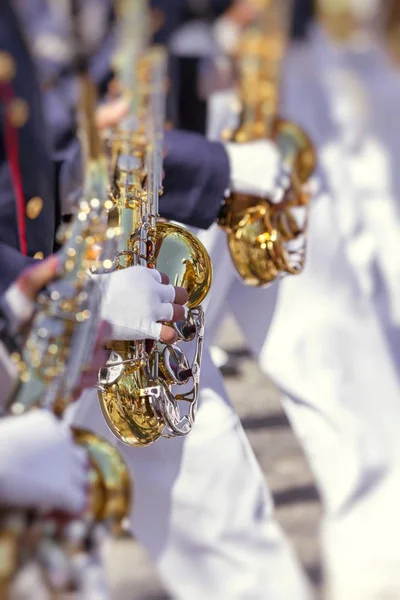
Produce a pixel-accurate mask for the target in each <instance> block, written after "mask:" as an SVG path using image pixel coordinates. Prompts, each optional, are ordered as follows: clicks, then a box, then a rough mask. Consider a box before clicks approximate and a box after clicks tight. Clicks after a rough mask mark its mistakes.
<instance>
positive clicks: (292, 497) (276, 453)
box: [109, 319, 321, 600]
mask: <svg viewBox="0 0 400 600" xmlns="http://www.w3.org/2000/svg"><path fill="white" fill-rule="evenodd" d="M219 337H220V340H219V343H220V345H221V347H223V348H225V349H227V350H229V353H230V356H231V360H232V363H233V368H232V369H230V372H229V373H227V374H226V384H227V387H228V390H229V393H230V394H231V398H232V400H233V402H234V404H235V406H236V408H237V410H238V413H239V415H240V417H241V418H242V422H243V425H244V427H245V429H246V431H247V434H248V436H249V439H250V441H251V444H252V446H253V448H254V451H255V453H256V455H257V458H258V460H259V461H260V464H261V466H262V469H263V471H264V473H265V476H266V478H267V480H268V483H269V486H270V488H271V489H272V492H273V495H274V498H275V502H276V514H277V517H278V520H279V521H280V523H281V525H282V526H283V528H284V529H285V531H286V532H287V534H288V536H289V537H290V539H291V540H292V542H293V544H294V546H295V548H296V550H297V552H298V554H299V556H300V559H301V561H302V563H303V564H304V566H305V568H306V569H307V572H308V573H309V575H310V578H311V579H312V581H313V582H314V585H315V587H316V589H318V590H319V589H320V579H321V574H320V560H319V551H318V520H319V515H320V506H319V502H318V497H317V493H316V491H315V488H314V486H313V480H312V476H311V474H310V471H309V469H308V467H307V464H306V462H305V460H304V457H303V455H302V453H301V451H300V449H299V446H298V444H297V442H296V440H295V438H294V436H293V434H292V432H291V430H290V427H289V424H288V422H287V420H286V418H285V415H284V413H283V412H282V409H281V407H280V404H279V395H278V393H277V391H276V389H275V388H274V386H273V385H272V384H271V383H270V382H268V381H266V379H265V377H264V376H263V375H262V374H261V373H260V371H259V370H258V368H257V367H256V365H255V364H254V362H253V361H252V360H251V359H250V358H249V357H248V355H247V353H246V350H245V348H244V347H243V345H242V341H241V338H240V335H239V334H238V332H237V329H236V328H235V325H234V323H232V322H231V321H230V320H229V319H228V320H227V321H226V323H224V324H223V327H222V329H221V335H220V336H219ZM249 382H251V389H252V395H251V398H250V400H249V394H248V386H249ZM109 570H110V577H111V582H112V588H113V599H115V600H168V599H169V596H168V594H166V592H165V590H163V588H162V586H161V584H160V583H159V581H158V579H157V575H156V573H155V572H154V569H153V568H152V566H151V564H150V563H149V561H148V559H147V557H146V555H145V553H144V552H143V550H142V549H141V548H140V547H139V545H138V544H137V543H135V542H132V541H131V540H123V541H119V542H117V543H115V544H114V545H113V547H112V552H111V559H110V565H109ZM188 600H190V599H188ZM293 600H295V599H293Z"/></svg>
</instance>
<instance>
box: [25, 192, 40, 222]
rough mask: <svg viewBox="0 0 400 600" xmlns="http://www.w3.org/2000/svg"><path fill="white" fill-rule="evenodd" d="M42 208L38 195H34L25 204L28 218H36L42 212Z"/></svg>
mask: <svg viewBox="0 0 400 600" xmlns="http://www.w3.org/2000/svg"><path fill="white" fill-rule="evenodd" d="M42 208H43V200H42V199H41V198H39V196H34V197H33V198H31V199H30V200H29V202H28V204H27V205H26V216H27V217H28V219H36V218H37V217H38V216H39V215H40V213H41V212H42Z"/></svg>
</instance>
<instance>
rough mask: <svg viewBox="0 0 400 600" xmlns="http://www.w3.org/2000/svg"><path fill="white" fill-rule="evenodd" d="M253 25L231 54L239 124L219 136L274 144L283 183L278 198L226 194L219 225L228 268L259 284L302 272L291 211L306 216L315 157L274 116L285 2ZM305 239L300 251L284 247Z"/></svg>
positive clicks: (294, 128)
mask: <svg viewBox="0 0 400 600" xmlns="http://www.w3.org/2000/svg"><path fill="white" fill-rule="evenodd" d="M262 8H263V13H262V16H261V19H260V20H259V22H258V23H254V24H252V25H251V26H250V27H249V28H248V30H247V31H245V32H244V33H243V34H242V37H241V39H240V41H239V44H238V50H237V68H238V74H239V82H238V99H239V103H240V107H241V111H240V116H239V124H238V127H237V128H236V129H235V130H233V131H225V132H224V139H225V140H228V141H230V142H234V143H237V144H243V143H247V142H250V141H255V140H262V139H270V140H273V141H274V142H275V144H276V145H277V147H278V149H279V152H280V155H281V163H282V165H283V166H284V168H285V171H286V173H287V175H288V178H289V182H290V183H289V185H288V187H287V189H285V190H283V196H282V199H281V200H280V201H279V202H273V201H272V200H270V199H268V198H267V199H264V198H257V197H256V196H253V195H246V194H240V193H231V194H230V196H229V197H228V198H227V199H226V202H225V206H224V208H223V211H222V212H221V215H220V219H219V224H220V226H221V227H222V228H223V229H225V230H226V232H227V234H228V247H229V251H230V254H231V257H232V261H233V263H234V266H235V268H236V270H237V272H238V274H239V276H240V277H241V278H242V279H243V281H244V282H245V283H246V284H248V285H250V286H254V287H263V286H265V285H268V284H270V283H271V282H273V281H275V280H276V279H277V278H278V277H280V276H282V275H284V274H292V275H294V274H298V273H301V271H302V269H303V266H304V259H305V235H306V225H307V217H305V218H304V219H303V222H302V223H300V222H299V221H298V219H297V218H296V216H295V211H296V210H297V209H300V208H301V209H303V210H304V212H305V214H306V213H307V210H306V208H307V205H308V201H309V195H308V193H307V189H306V184H307V182H308V180H309V178H310V177H311V175H312V173H313V171H314V169H315V166H316V153H315V149H314V147H313V144H312V142H311V140H310V139H309V137H308V136H307V134H306V133H305V132H304V131H303V130H302V129H301V127H299V126H298V125H296V124H295V123H293V122H291V121H287V120H284V119H281V118H279V73H280V68H281V62H282V59H283V56H284V51H285V45H286V37H287V27H288V22H289V16H290V10H289V8H290V3H289V2H287V1H283V2H282V1H280V0H271V1H270V2H266V3H265V4H263V6H262ZM300 238H302V239H304V244H303V249H302V250H301V252H300V253H299V252H298V250H297V249H296V251H294V250H293V248H292V247H291V246H290V243H291V242H294V241H296V243H297V241H298V240H299V239H300Z"/></svg>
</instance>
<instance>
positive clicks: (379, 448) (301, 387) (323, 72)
mask: <svg viewBox="0 0 400 600" xmlns="http://www.w3.org/2000/svg"><path fill="white" fill-rule="evenodd" d="M323 6H324V3H323V2H321V3H320V7H322V11H323ZM348 10H349V11H351V12H350V15H352V16H353V18H354V19H355V22H356V24H357V23H358V25H357V26H358V27H359V31H358V33H359V35H357V34H356V35H355V36H354V39H355V41H354V43H353V45H352V44H351V43H350V44H348V45H345V44H344V45H342V46H340V45H336V44H335V43H334V42H332V41H330V39H329V36H327V35H326V33H325V32H324V30H323V29H321V27H320V26H318V25H316V24H314V26H313V29H312V30H310V31H309V37H308V39H307V41H306V43H304V42H303V43H300V44H297V45H296V46H295V47H294V48H293V49H292V51H291V52H290V54H289V57H288V60H287V63H286V66H285V69H284V73H283V86H282V87H283V89H282V97H283V109H282V114H283V115H284V116H285V117H288V118H292V119H294V120H295V121H296V122H297V123H299V124H300V125H301V126H303V127H304V128H305V129H306V130H307V131H308V132H309V133H310V135H311V137H312V139H313V140H314V141H315V142H316V144H317V147H318V148H319V156H320V180H321V187H320V190H319V192H318V194H317V197H316V198H315V201H314V203H313V205H312V209H311V218H310V231H309V240H308V257H307V262H306V268H305V271H304V273H303V274H302V276H301V277H299V278H287V279H286V280H284V281H282V282H281V283H280V285H279V288H275V289H274V288H270V289H267V290H254V289H249V288H246V287H245V286H243V285H242V284H241V283H240V282H238V281H236V280H235V276H234V273H233V270H232V268H231V270H230V273H229V272H228V271H229V268H230V267H229V265H230V257H229V256H228V254H227V251H226V250H224V243H225V240H223V239H222V240H221V235H220V233H219V232H218V233H217V234H215V233H214V234H213V235H214V236H215V237H214V238H212V237H211V235H210V234H206V235H208V236H209V237H208V240H209V243H210V244H213V246H209V247H211V248H212V249H213V252H214V253H215V256H217V257H218V259H217V260H218V263H217V268H219V269H220V271H221V273H223V274H224V282H225V287H224V289H222V290H220V291H218V288H217V290H215V292H214V294H213V293H211V295H210V296H209V298H208V303H209V309H208V312H209V314H207V313H206V318H207V320H208V322H210V321H211V327H212V325H213V324H216V323H217V322H219V321H220V320H221V317H222V314H221V307H223V306H226V305H227V298H229V306H230V310H231V311H232V312H233V314H234V316H235V319H236V320H237V322H238V324H239V326H240V327H241V329H242V331H243V333H244V334H245V337H246V340H247V343H248V345H249V348H250V349H251V350H252V351H253V352H254V353H255V355H256V356H257V358H258V360H259V363H260V366H261V367H262V368H263V370H264V371H265V372H266V373H267V374H268V375H269V376H270V377H272V378H273V379H274V381H275V382H276V383H277V384H278V385H279V387H280V389H281V390H282V393H283V406H284V409H285V411H286V413H287V415H288V417H289V419H290V422H291V424H292V426H293V428H294V431H295V432H296V434H297V436H298V437H299V439H300V442H301V443H302V445H303V447H304V449H305V452H306V454H307V456H308V458H309V460H310V464H311V467H312V469H313V472H314V474H315V476H316V479H317V483H318V487H319V489H320V492H321V495H322V498H323V502H324V509H325V516H324V519H323V524H322V539H323V550H324V558H325V567H326V574H327V578H328V597H329V598H332V599H335V600H336V599H338V600H339V599H342V598H352V599H353V598H354V599H358V598H360V599H361V598H368V599H370V598H371V599H374V600H376V599H377V598H381V597H384V596H387V597H389V598H397V597H398V595H399V593H400V592H399V579H398V577H397V575H396V569H397V567H395V565H398V564H399V561H400V553H399V551H398V544H397V540H398V529H397V527H396V526H394V523H397V519H396V516H395V515H396V512H397V509H396V506H395V501H394V498H395V497H396V496H397V494H398V490H399V489H400V480H399V467H398V436H397V433H396V430H397V427H396V423H397V422H398V418H399V417H400V414H399V410H400V407H399V404H398V381H397V374H396V371H395V369H394V368H393V363H392V360H391V356H390V352H389V351H388V347H387V343H386V340H385V336H384V334H383V331H382V327H381V326H380V324H379V320H378V319H377V314H376V307H375V306H374V303H373V301H372V298H373V296H372V295H371V294H373V293H374V292H373V290H374V286H372V287H371V285H370V280H371V273H373V271H374V270H375V267H373V265H374V264H375V265H379V260H380V257H382V256H386V261H389V262H390V258H389V257H390V256H392V255H393V241H394V240H395V236H394V235H393V233H394V231H396V227H397V225H396V221H397V218H396V215H395V212H394V211H393V210H392V209H391V208H390V206H389V205H388V202H387V199H386V201H384V202H383V203H382V200H384V198H385V193H387V192H385V185H386V184H385V173H386V174H387V175H386V177H388V176H389V170H388V166H387V163H386V166H385V152H384V150H383V148H382V146H380V148H379V143H378V142H377V139H376V137H375V138H374V136H373V134H372V132H371V124H370V121H369V120H368V119H369V116H368V115H369V113H368V108H367V107H368V98H367V96H366V95H365V91H363V89H362V86H360V73H357V70H360V69H362V67H363V69H364V73H365V72H368V70H370V71H371V73H375V74H376V76H375V78H374V79H372V77H371V80H370V82H371V90H372V88H374V90H376V96H378V95H379V97H380V99H381V102H382V97H381V96H380V92H381V90H382V86H381V85H377V81H380V77H381V69H380V68H379V67H378V65H377V59H376V58H375V59H374V60H371V57H372V55H371V45H370V44H369V43H366V36H365V35H363V32H362V28H363V27H366V25H368V24H370V23H372V22H374V21H376V18H377V10H379V4H378V3H377V2H374V1H372V2H368V3H357V2H349V3H348ZM347 16H349V14H348V15H347ZM378 54H379V52H378ZM356 66H358V69H356V68H355V67H356ZM374 69H375V70H374ZM378 72H379V76H378ZM231 100H232V94H231V93H229V94H225V95H222V94H219V95H218V94H217V95H216V96H215V97H214V98H212V100H211V103H210V105H211V108H213V107H214V108H216V109H217V110H218V113H214V115H213V114H212V115H211V117H212V118H213V121H214V123H216V125H214V127H217V129H218V131H220V130H221V128H222V127H223V126H224V125H225V123H224V122H221V115H223V114H224V113H225V115H226V112H227V110H228V107H229V102H231ZM373 114H374V115H376V116H377V117H378V119H379V116H380V117H382V116H383V115H384V116H386V115H387V112H386V111H385V110H382V109H380V110H379V111H377V110H376V109H375V110H374V113H373ZM213 121H211V123H212V122H213ZM381 122H382V120H381ZM215 134H216V132H215V130H214V132H213V135H214V136H215ZM367 173H368V180H367ZM370 198H371V200H370ZM378 199H379V205H378V204H377V203H378ZM373 215H377V220H375V223H374V218H373ZM386 215H391V217H390V218H388V217H387V216H386ZM371 217H372V220H371ZM385 218H386V226H385V227H384V232H385V233H382V232H381V233H378V235H377V231H376V224H377V223H383V222H384V221H383V220H384V219H385ZM390 221H392V223H391V224H390V225H389V222H390ZM371 222H372V223H373V225H375V231H374V230H371V225H370V224H371ZM381 231H383V230H381ZM382 237H383V238H384V239H383V240H381V238H382ZM203 241H204V239H203ZM381 241H383V244H382V245H381V249H380V248H379V245H380V242H381ZM389 243H391V244H392V253H390V247H389ZM221 244H222V245H221ZM383 245H385V251H384V252H382V247H383ZM374 247H375V248H374ZM394 247H396V246H394ZM388 250H389V252H388ZM224 252H225V254H224ZM379 252H381V254H380V255H379ZM374 255H375V256H374ZM393 266H394V265H393ZM371 267H372V269H371ZM370 269H371V270H370ZM368 271H369V273H368ZM395 283H396V281H395V279H393V280H392V284H395ZM375 289H377V288H375ZM216 307H217V308H216ZM218 307H219V308H218ZM244 307H246V310H244ZM250 315H251V317H250V318H249V316H250ZM372 348H373V349H374V350H373V352H372V350H371V349H372ZM377 373H379V377H378V376H377ZM378 399H379V400H378ZM393 424H394V425H393ZM366 523H368V526H367V527H365V524H366ZM372 565H374V566H372ZM377 565H379V566H377Z"/></svg>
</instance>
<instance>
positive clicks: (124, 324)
mask: <svg viewBox="0 0 400 600" xmlns="http://www.w3.org/2000/svg"><path fill="white" fill-rule="evenodd" d="M94 277H96V279H97V278H99V279H100V284H104V293H103V300H102V306H101V316H102V318H103V319H104V320H106V321H108V322H109V323H110V325H111V328H112V333H111V338H112V339H114V340H143V339H151V340H162V341H163V342H166V343H168V344H170V343H174V342H175V341H176V339H177V335H176V333H175V331H174V330H173V329H172V328H171V327H168V326H166V325H161V322H162V321H180V320H181V319H183V317H184V315H185V309H184V308H183V304H185V302H187V300H188V294H187V292H186V290H185V289H183V288H180V287H173V286H172V285H169V284H168V282H167V281H166V278H165V277H164V281H165V283H163V278H162V276H161V274H160V273H159V272H158V271H156V270H155V269H147V268H146V267H139V266H137V267H128V268H127V269H122V270H121V271H115V272H113V273H109V274H105V275H94Z"/></svg>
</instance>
